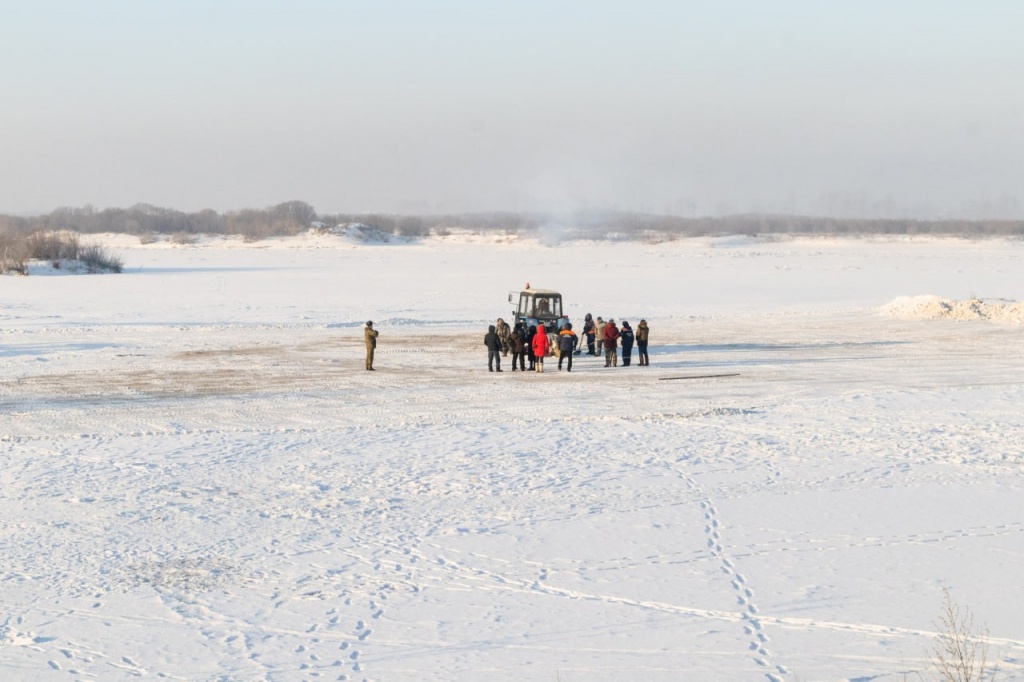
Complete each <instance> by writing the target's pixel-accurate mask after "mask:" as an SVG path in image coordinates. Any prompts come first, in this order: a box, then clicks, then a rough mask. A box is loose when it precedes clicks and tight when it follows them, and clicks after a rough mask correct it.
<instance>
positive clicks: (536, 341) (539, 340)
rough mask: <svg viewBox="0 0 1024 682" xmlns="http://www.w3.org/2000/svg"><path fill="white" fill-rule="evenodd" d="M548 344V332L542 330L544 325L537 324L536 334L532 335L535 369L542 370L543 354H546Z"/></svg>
mask: <svg viewBox="0 0 1024 682" xmlns="http://www.w3.org/2000/svg"><path fill="white" fill-rule="evenodd" d="M550 346H551V342H550V341H548V334H547V332H546V331H545V330H544V325H542V324H539V325H537V334H536V335H535V336H534V337H533V354H534V356H536V361H535V364H534V369H535V371H537V372H543V371H544V356H545V355H547V354H548V348H550Z"/></svg>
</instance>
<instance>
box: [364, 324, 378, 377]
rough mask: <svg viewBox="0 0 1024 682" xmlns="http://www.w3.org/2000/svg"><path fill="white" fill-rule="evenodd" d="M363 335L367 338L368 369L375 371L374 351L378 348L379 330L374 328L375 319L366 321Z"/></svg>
mask: <svg viewBox="0 0 1024 682" xmlns="http://www.w3.org/2000/svg"><path fill="white" fill-rule="evenodd" d="M363 336H364V337H365V338H366V369H368V370H369V371H371V372H373V371H374V369H373V351H374V350H375V349H376V348H377V330H376V329H374V328H373V320H368V321H367V322H366V329H365V330H364V331H363Z"/></svg>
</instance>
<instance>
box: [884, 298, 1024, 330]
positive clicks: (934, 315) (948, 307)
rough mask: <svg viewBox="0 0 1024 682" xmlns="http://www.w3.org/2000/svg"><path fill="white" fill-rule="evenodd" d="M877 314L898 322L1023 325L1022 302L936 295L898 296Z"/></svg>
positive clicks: (1023, 306) (1023, 310)
mask: <svg viewBox="0 0 1024 682" xmlns="http://www.w3.org/2000/svg"><path fill="white" fill-rule="evenodd" d="M880 312H881V313H882V314H883V315H888V316H889V317H896V318H899V319H901V320H990V321H992V322H1000V323H1003V324H1014V325H1024V303H1020V302H1019V301H1007V300H1004V299H990V300H982V299H978V298H972V299H968V300H966V301H954V300H952V299H948V298H941V297H939V296H901V297H899V298H896V299H894V300H892V301H891V302H889V303H888V304H886V305H884V306H882V308H881V310H880Z"/></svg>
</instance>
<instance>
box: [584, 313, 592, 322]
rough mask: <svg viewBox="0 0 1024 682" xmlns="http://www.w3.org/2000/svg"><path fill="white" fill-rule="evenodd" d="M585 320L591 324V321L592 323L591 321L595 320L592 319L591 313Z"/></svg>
mask: <svg viewBox="0 0 1024 682" xmlns="http://www.w3.org/2000/svg"><path fill="white" fill-rule="evenodd" d="M583 319H584V320H586V321H587V322H590V321H591V320H593V319H594V318H592V317H591V316H590V313H587V316H586V317H584V318H583Z"/></svg>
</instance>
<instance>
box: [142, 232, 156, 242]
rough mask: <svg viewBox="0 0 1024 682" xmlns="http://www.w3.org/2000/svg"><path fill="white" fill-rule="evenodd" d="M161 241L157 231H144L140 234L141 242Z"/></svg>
mask: <svg viewBox="0 0 1024 682" xmlns="http://www.w3.org/2000/svg"><path fill="white" fill-rule="evenodd" d="M158 241H160V235H158V234H157V233H156V232H143V233H142V234H140V235H139V243H140V244H155V243H157V242H158Z"/></svg>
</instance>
